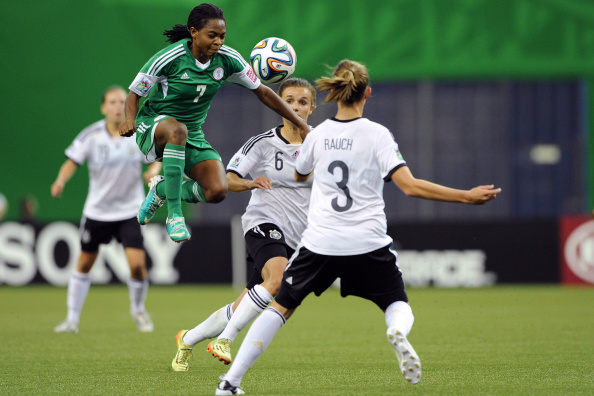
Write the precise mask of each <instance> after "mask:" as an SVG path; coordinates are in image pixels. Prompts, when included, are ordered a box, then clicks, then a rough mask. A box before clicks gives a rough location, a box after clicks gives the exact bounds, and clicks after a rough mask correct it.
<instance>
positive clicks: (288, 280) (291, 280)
mask: <svg viewBox="0 0 594 396" xmlns="http://www.w3.org/2000/svg"><path fill="white" fill-rule="evenodd" d="M285 282H287V283H288V284H289V285H292V284H293V277H292V276H289V277H288V278H287V279H285Z"/></svg>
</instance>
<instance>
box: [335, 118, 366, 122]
mask: <svg viewBox="0 0 594 396" xmlns="http://www.w3.org/2000/svg"><path fill="white" fill-rule="evenodd" d="M361 118H363V117H356V118H351V119H350V120H337V119H336V117H332V118H330V119H331V120H332V121H336V122H351V121H357V120H359V119H361Z"/></svg>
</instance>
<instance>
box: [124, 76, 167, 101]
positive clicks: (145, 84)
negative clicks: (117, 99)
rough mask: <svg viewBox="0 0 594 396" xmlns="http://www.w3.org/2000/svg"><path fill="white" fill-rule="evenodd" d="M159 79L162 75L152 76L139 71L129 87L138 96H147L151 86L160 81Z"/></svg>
mask: <svg viewBox="0 0 594 396" xmlns="http://www.w3.org/2000/svg"><path fill="white" fill-rule="evenodd" d="M159 79H161V77H160V76H151V75H148V74H144V73H138V74H137V75H136V78H135V79H134V81H132V84H131V85H130V87H128V89H130V91H132V92H134V93H135V94H136V95H138V96H142V97H145V96H146V95H148V93H149V91H150V90H151V88H153V87H154V86H155V84H157V83H158V82H159Z"/></svg>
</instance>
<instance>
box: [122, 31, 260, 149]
mask: <svg viewBox="0 0 594 396" xmlns="http://www.w3.org/2000/svg"><path fill="white" fill-rule="evenodd" d="M191 43H192V41H191V40H190V39H184V40H180V41H178V42H177V43H175V44H171V45H170V46H168V47H166V48H164V49H162V50H161V51H159V52H157V53H156V54H155V55H154V56H153V57H152V58H151V59H150V60H149V61H148V62H147V63H146V64H145V65H144V66H143V67H142V69H141V70H140V72H139V73H138V75H137V76H136V78H135V79H134V82H133V83H132V85H130V90H131V91H133V92H135V93H136V94H137V95H139V96H142V97H147V99H146V100H145V101H144V103H143V104H142V106H141V108H140V110H139V111H138V115H137V117H138V118H141V117H158V116H170V117H173V118H175V119H176V120H177V121H179V122H181V123H184V124H185V125H186V127H187V128H188V143H190V144H192V145H195V146H200V143H201V142H204V141H205V139H204V133H203V132H202V124H204V121H205V120H206V115H207V113H208V109H209V108H210V104H211V103H212V99H213V98H214V96H215V95H216V93H217V92H218V90H219V88H220V87H221V85H222V84H223V82H224V81H225V80H228V81H230V82H233V83H235V84H239V85H242V86H244V87H246V88H249V89H256V88H258V86H259V85H260V80H258V77H256V75H255V74H254V72H253V71H252V68H251V67H250V65H249V64H248V63H247V62H246V61H245V60H244V59H243V57H242V56H241V55H240V54H239V52H237V51H235V50H234V49H232V48H230V47H227V46H226V45H223V46H222V47H221V49H220V50H219V52H218V53H217V54H215V55H214V56H212V57H211V58H210V60H209V61H208V62H206V63H205V64H202V63H200V62H198V60H197V59H196V58H194V55H192V53H191V52H190V45H191Z"/></svg>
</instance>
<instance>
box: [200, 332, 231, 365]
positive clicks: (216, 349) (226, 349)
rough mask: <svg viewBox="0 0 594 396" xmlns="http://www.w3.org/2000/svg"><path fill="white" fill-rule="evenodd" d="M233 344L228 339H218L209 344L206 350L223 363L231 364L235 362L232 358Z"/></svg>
mask: <svg viewBox="0 0 594 396" xmlns="http://www.w3.org/2000/svg"><path fill="white" fill-rule="evenodd" d="M231 343H232V341H231V340H230V339H228V338H221V339H216V340H214V341H211V342H210V343H209V344H208V346H207V347H206V350H207V351H208V352H210V353H212V356H214V357H216V358H218V359H219V360H220V361H221V362H223V363H225V364H229V363H231V361H233V358H231Z"/></svg>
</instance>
